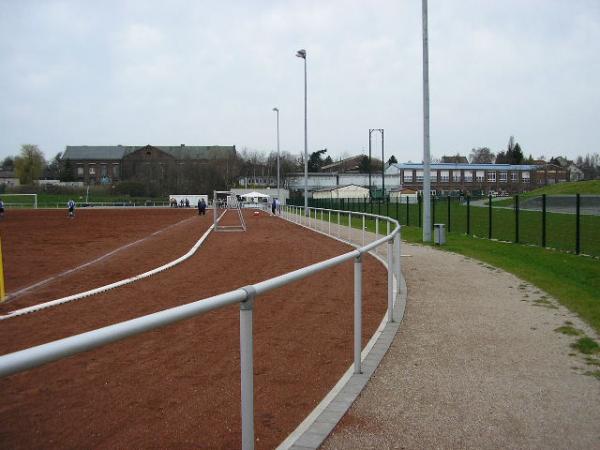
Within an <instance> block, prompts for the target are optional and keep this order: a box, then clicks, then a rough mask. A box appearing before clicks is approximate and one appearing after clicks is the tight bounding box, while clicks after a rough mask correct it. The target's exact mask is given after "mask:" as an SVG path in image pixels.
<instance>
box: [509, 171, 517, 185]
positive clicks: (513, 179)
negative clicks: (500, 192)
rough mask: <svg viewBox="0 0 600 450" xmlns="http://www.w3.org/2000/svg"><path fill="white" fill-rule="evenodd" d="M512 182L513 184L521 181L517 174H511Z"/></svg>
mask: <svg viewBox="0 0 600 450" xmlns="http://www.w3.org/2000/svg"><path fill="white" fill-rule="evenodd" d="M510 181H512V182H513V183H514V182H516V181H519V174H518V173H517V172H511V173H510Z"/></svg>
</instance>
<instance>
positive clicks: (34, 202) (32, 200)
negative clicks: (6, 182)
mask: <svg viewBox="0 0 600 450" xmlns="http://www.w3.org/2000/svg"><path fill="white" fill-rule="evenodd" d="M28 197H29V199H28ZM0 199H2V201H3V202H4V207H5V208H6V207H12V208H34V209H37V207H38V195H37V194H0Z"/></svg>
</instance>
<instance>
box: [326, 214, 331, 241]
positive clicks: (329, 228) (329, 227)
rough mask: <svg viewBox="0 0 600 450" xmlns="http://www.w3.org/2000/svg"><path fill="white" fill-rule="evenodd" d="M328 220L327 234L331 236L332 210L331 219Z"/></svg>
mask: <svg viewBox="0 0 600 450" xmlns="http://www.w3.org/2000/svg"><path fill="white" fill-rule="evenodd" d="M327 222H328V230H329V232H328V233H327V234H329V236H331V210H329V219H328V220H327Z"/></svg>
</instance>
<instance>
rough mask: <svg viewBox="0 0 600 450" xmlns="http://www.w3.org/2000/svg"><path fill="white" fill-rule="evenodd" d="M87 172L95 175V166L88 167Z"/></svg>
mask: <svg viewBox="0 0 600 450" xmlns="http://www.w3.org/2000/svg"><path fill="white" fill-rule="evenodd" d="M89 173H90V175H96V167H95V166H90V167H89Z"/></svg>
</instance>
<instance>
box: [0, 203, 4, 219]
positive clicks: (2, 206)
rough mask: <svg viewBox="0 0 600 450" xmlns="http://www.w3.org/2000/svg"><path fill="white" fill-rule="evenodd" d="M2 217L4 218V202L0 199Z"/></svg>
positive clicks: (0, 215) (0, 214)
mask: <svg viewBox="0 0 600 450" xmlns="http://www.w3.org/2000/svg"><path fill="white" fill-rule="evenodd" d="M0 217H4V202H3V201H2V199H1V198H0Z"/></svg>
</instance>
